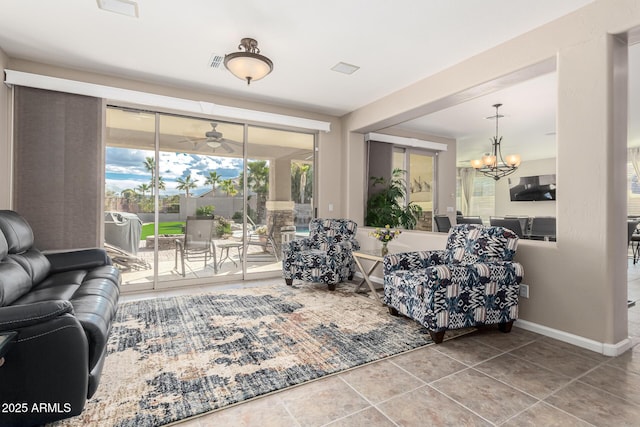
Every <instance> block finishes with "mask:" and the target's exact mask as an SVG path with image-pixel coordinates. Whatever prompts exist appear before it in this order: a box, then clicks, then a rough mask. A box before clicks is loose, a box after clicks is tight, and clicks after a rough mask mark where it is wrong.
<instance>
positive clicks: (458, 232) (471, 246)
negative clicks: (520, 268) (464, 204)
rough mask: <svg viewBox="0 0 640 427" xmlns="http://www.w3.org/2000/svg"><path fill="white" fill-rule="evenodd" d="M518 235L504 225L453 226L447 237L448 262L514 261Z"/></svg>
mask: <svg viewBox="0 0 640 427" xmlns="http://www.w3.org/2000/svg"><path fill="white" fill-rule="evenodd" d="M517 246H518V236H517V235H516V234H515V233H514V232H512V231H511V230H509V229H506V228H503V227H495V226H492V227H486V226H484V225H480V224H461V225H456V226H455V227H452V228H451V230H450V231H449V237H448V238H447V249H446V251H447V255H446V261H447V262H448V263H453V264H456V263H462V264H474V263H477V262H491V261H512V260H513V257H514V255H515V253H516V249H517Z"/></svg>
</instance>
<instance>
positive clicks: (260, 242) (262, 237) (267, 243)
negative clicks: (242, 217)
mask: <svg viewBox="0 0 640 427" xmlns="http://www.w3.org/2000/svg"><path fill="white" fill-rule="evenodd" d="M247 222H248V223H250V224H251V225H252V229H251V230H249V233H248V235H247V249H249V247H250V246H259V247H261V248H262V251H263V252H265V253H267V252H269V253H272V254H273V256H274V257H275V258H276V261H279V260H280V257H279V255H278V252H280V247H279V245H278V244H277V243H276V240H275V238H274V231H275V230H274V225H273V224H271V225H263V226H256V224H255V223H254V222H253V221H251V218H249V216H247ZM272 222H273V221H272ZM247 225H249V224H247ZM260 228H266V229H267V230H266V231H267V232H266V233H263V234H260V233H258V232H257V230H259V229H260ZM269 248H271V250H269ZM248 254H249V252H248ZM254 256H255V254H254Z"/></svg>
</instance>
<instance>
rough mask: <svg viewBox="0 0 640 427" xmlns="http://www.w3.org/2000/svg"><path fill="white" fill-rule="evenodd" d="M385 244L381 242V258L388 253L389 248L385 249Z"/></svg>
mask: <svg viewBox="0 0 640 427" xmlns="http://www.w3.org/2000/svg"><path fill="white" fill-rule="evenodd" d="M387 243H388V242H382V249H380V253H381V254H382V256H385V255H386V254H388V253H389V248H388V247H387Z"/></svg>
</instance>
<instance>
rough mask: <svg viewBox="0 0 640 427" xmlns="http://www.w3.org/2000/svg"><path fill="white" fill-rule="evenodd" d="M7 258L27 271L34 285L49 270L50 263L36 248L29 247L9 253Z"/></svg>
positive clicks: (45, 275)
mask: <svg viewBox="0 0 640 427" xmlns="http://www.w3.org/2000/svg"><path fill="white" fill-rule="evenodd" d="M9 258H10V259H11V260H12V261H13V262H15V263H16V264H19V265H20V267H22V268H23V269H24V271H26V272H27V274H28V275H29V277H31V282H32V283H33V284H34V285H37V284H38V283H40V282H41V281H42V280H43V279H44V278H45V277H47V275H48V274H49V271H50V270H51V263H49V260H48V259H47V257H45V256H44V255H43V254H42V253H41V252H40V251H39V250H37V249H29V250H27V251H25V252H22V253H20V254H9Z"/></svg>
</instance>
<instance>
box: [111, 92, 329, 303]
mask: <svg viewBox="0 0 640 427" xmlns="http://www.w3.org/2000/svg"><path fill="white" fill-rule="evenodd" d="M104 105H105V114H106V111H107V109H109V108H114V109H120V110H124V111H128V110H130V111H134V112H144V113H147V114H150V115H153V116H154V120H155V123H154V129H155V130H154V132H155V135H154V158H155V159H156V161H155V167H154V176H155V177H156V179H155V181H154V187H153V188H154V198H153V209H154V215H153V218H154V235H156V236H157V235H158V234H159V225H160V224H159V221H160V194H159V193H160V188H159V186H160V182H159V180H158V178H157V177H158V176H159V173H160V167H161V166H160V161H159V158H160V153H161V152H162V150H161V148H162V147H161V146H160V142H161V141H160V140H161V133H160V125H161V123H160V121H161V117H162V116H163V115H171V116H178V117H185V118H192V119H196V120H209V121H212V120H213V121H216V122H226V123H230V124H234V125H239V126H243V141H242V142H243V156H242V161H243V183H242V186H243V201H242V206H243V221H242V233H243V248H244V251H243V256H242V258H241V259H240V265H241V271H240V272H239V273H237V274H235V273H234V274H232V275H228V276H218V275H216V274H214V275H212V276H210V277H206V278H189V279H182V278H178V279H176V280H173V279H170V280H164V281H163V280H159V277H160V272H159V268H160V265H159V264H160V262H159V257H158V251H159V247H158V246H159V245H158V243H159V242H158V239H154V248H153V253H154V256H153V279H152V280H151V281H149V282H144V283H131V284H127V285H126V286H124V287H123V292H140V291H155V290H163V289H170V288H178V287H188V286H197V285H202V284H205V283H206V284H216V283H224V282H229V281H242V280H247V279H259V278H275V277H279V275H280V274H279V271H280V270H279V269H278V270H277V271H268V272H262V273H256V272H249V271H248V268H247V266H248V263H247V237H246V236H247V233H248V230H249V227H248V221H247V208H248V182H247V180H248V173H247V170H248V159H249V158H250V155H249V149H248V147H249V141H248V132H249V127H250V126H255V127H259V128H264V129H272V130H275V131H288V132H295V133H301V134H306V135H311V136H312V137H313V148H312V154H313V157H312V161H311V163H312V165H313V166H312V167H313V182H312V185H313V187H312V189H313V197H312V200H311V210H312V216H313V217H315V215H316V212H317V188H318V186H317V180H318V176H317V143H318V132H317V131H309V130H301V129H294V128H287V127H284V126H283V127H274V126H267V125H264V124H254V123H249V122H245V123H238V122H229V121H225V120H218V119H217V118H213V117H210V116H205V115H199V114H196V113H189V114H185V113H184V112H178V113H176V112H171V111H162V110H161V109H153V110H150V109H149V108H148V107H144V106H133V105H126V104H124V103H119V102H108V101H105V104H104ZM105 129H106V120H105ZM103 141H104V142H103V149H104V150H106V148H107V138H106V136H105V138H104V139H103ZM104 165H105V166H106V158H105V163H104ZM103 179H106V175H105V174H103ZM272 180H273V176H272V175H271V174H270V177H269V181H270V183H271V182H272ZM105 191H106V186H105V185H102V192H103V194H102V199H103V200H104V198H105ZM271 191H272V187H271V186H270V194H271ZM102 228H103V229H104V224H103V226H102ZM278 243H280V242H278ZM280 262H281V261H280Z"/></svg>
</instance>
